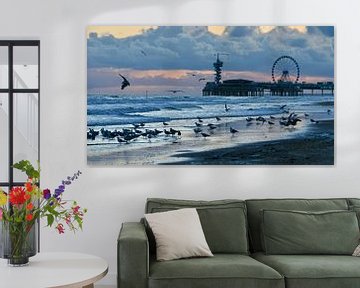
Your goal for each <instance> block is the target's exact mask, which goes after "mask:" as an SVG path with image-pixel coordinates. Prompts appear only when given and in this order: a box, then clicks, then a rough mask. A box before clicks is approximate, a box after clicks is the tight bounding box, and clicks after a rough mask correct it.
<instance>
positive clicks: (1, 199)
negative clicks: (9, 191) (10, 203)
mask: <svg viewBox="0 0 360 288" xmlns="http://www.w3.org/2000/svg"><path fill="white" fill-rule="evenodd" d="M6 203H7V196H6V195H5V193H4V192H3V191H2V190H1V189H0V206H4V205H6Z"/></svg>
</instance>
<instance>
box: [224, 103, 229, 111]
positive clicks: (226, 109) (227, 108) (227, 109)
mask: <svg viewBox="0 0 360 288" xmlns="http://www.w3.org/2000/svg"><path fill="white" fill-rule="evenodd" d="M224 108H225V111H226V112H228V111H229V110H230V107H228V106H227V104H226V103H225V105H224Z"/></svg>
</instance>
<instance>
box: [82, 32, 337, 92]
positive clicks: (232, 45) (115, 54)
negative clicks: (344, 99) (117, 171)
mask: <svg viewBox="0 0 360 288" xmlns="http://www.w3.org/2000/svg"><path fill="white" fill-rule="evenodd" d="M87 47H88V93H105V94H119V93H121V94H124V93H127V94H133V95H136V94H142V95H143V94H144V92H145V91H146V90H148V92H149V94H154V95H160V94H164V91H166V90H169V89H182V90H186V92H187V93H188V94H192V95H201V89H202V88H203V86H204V81H198V80H199V79H200V78H205V79H206V80H205V81H213V71H212V64H213V62H214V60H215V54H216V53H223V55H220V57H221V60H222V61H223V62H224V67H223V71H224V73H223V80H225V79H237V78H243V79H250V80H255V81H271V67H272V65H273V63H274V61H275V60H276V59H277V58H278V57H280V56H282V55H289V56H292V57H294V58H295V59H296V60H297V62H298V63H299V66H300V69H301V76H300V81H306V82H317V81H332V80H333V77H334V28H333V27H332V26H306V27H305V26H286V27H285V26H277V27H274V26H159V27H157V26H90V27H89V28H88V39H87ZM118 73H121V74H123V75H124V76H125V77H127V78H128V80H129V81H130V83H131V86H130V87H127V88H126V91H125V90H123V91H122V90H121V89H120V85H121V79H120V78H119V77H118V76H117V75H118ZM194 75H195V76H194Z"/></svg>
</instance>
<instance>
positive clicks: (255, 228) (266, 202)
mask: <svg viewBox="0 0 360 288" xmlns="http://www.w3.org/2000/svg"><path fill="white" fill-rule="evenodd" d="M246 209H247V213H248V223H249V234H250V243H251V248H252V251H254V252H257V251H262V246H261V233H260V232H261V230H260V223H261V214H260V211H261V210H264V209H274V210H276V209H278V210H298V211H328V210H348V205H347V200H346V199H254V200H246Z"/></svg>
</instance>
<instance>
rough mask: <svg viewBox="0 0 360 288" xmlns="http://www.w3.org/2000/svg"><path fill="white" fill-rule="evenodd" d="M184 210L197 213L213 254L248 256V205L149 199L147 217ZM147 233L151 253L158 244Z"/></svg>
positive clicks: (242, 203)
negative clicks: (150, 214) (194, 210)
mask: <svg viewBox="0 0 360 288" xmlns="http://www.w3.org/2000/svg"><path fill="white" fill-rule="evenodd" d="M181 208H196V209H197V211H198V214H199V218H200V221H201V225H202V228H203V231H204V235H205V238H206V241H207V243H208V245H209V247H210V250H211V251H212V252H213V253H237V254H248V253H249V243H248V233H247V219H246V218H247V213H246V205H245V201H242V200H215V201H195V200H175V199H160V198H150V199H147V202H146V208H145V213H157V212H165V211H170V210H176V209H181ZM147 233H148V236H149V242H150V243H149V244H150V247H151V248H152V249H151V250H153V249H154V245H155V243H154V238H153V235H152V233H151V230H150V229H147ZM152 252H153V251H152Z"/></svg>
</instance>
